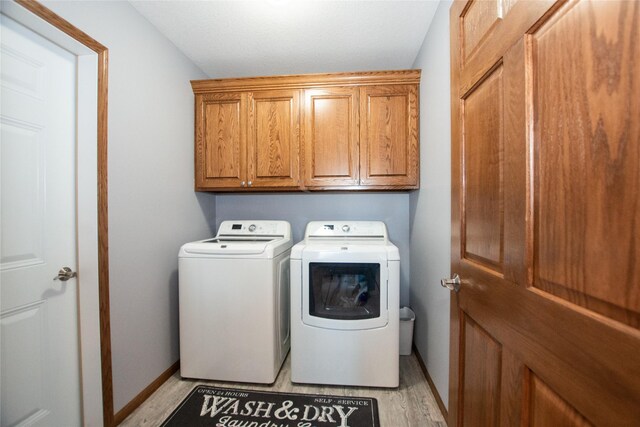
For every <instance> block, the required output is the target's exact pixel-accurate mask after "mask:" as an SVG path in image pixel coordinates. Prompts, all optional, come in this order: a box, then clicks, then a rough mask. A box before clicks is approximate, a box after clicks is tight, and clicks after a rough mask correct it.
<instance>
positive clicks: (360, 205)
mask: <svg viewBox="0 0 640 427" xmlns="http://www.w3.org/2000/svg"><path fill="white" fill-rule="evenodd" d="M226 219H281V220H286V221H289V222H290V223H291V228H292V230H293V237H294V241H295V242H299V241H300V240H302V238H303V237H304V228H305V226H306V225H307V222H309V221H313V220H365V221H373V220H375V221H384V222H385V224H386V225H387V229H388V231H389V238H390V239H391V241H392V242H393V243H394V244H395V245H396V246H397V247H398V249H399V250H400V304H401V305H408V304H409V194H408V193H339V194H337V193H310V194H309V193H305V194H301V193H293V194H281V193H280V194H259V195H252V194H228V195H217V196H216V220H217V222H218V225H219V224H220V222H222V221H223V220H226Z"/></svg>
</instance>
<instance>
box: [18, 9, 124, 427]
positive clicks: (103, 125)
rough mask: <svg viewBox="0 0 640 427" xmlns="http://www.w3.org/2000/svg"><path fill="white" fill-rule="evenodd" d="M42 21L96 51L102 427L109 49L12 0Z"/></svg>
mask: <svg viewBox="0 0 640 427" xmlns="http://www.w3.org/2000/svg"><path fill="white" fill-rule="evenodd" d="M15 2H16V4H19V5H20V6H22V7H24V8H25V9H26V10H28V11H30V12H31V13H33V14H34V15H36V16H38V17H39V18H41V19H42V20H44V21H45V22H47V23H49V24H51V25H52V26H54V27H55V28H57V29H59V30H60V31H62V32H63V33H65V34H67V35H68V36H69V37H71V38H73V39H75V40H77V41H78V42H80V43H82V44H83V45H85V46H86V47H88V48H89V49H91V50H93V51H94V52H96V53H97V54H98V283H99V299H100V302H99V303H100V352H101V366H102V411H103V422H104V426H105V427H111V426H113V425H114V424H113V420H114V413H113V377H112V366H111V326H110V316H109V227H108V219H109V217H108V193H107V190H108V187H107V183H108V180H107V142H108V132H107V130H108V126H107V125H108V120H107V106H108V92H109V91H108V77H109V50H108V49H107V48H106V47H105V46H104V45H102V44H100V43H99V42H97V41H96V40H95V39H93V38H92V37H90V36H89V35H88V34H86V33H85V32H83V31H82V30H80V29H79V28H77V27H75V26H74V25H72V24H71V23H70V22H69V21H67V20H65V19H63V18H62V17H60V16H58V15H57V14H55V13H54V12H53V11H52V10H51V9H48V8H47V7H45V6H43V5H42V4H40V3H38V2H37V1H35V0H15Z"/></svg>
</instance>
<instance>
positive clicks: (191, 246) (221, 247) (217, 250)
mask: <svg viewBox="0 0 640 427" xmlns="http://www.w3.org/2000/svg"><path fill="white" fill-rule="evenodd" d="M276 240H282V241H284V238H282V237H252V238H251V237H247V238H218V237H216V238H214V239H208V240H201V241H199V242H193V243H188V244H186V245H184V248H183V250H184V252H185V253H187V254H208V255H214V254H224V255H241V254H244V255H256V254H261V253H264V252H265V251H266V250H267V246H268V245H269V244H271V243H273V242H275V241H276Z"/></svg>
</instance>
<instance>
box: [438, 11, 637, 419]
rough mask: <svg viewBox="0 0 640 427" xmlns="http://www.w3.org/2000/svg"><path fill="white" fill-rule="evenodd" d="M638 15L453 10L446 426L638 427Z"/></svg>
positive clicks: (617, 12) (592, 12)
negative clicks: (453, 278) (453, 287)
mask: <svg viewBox="0 0 640 427" xmlns="http://www.w3.org/2000/svg"><path fill="white" fill-rule="evenodd" d="M639 18H640V2H636V1H634V2H628V1H613V0H611V1H586V0H585V1H570V2H565V1H558V2H551V1H523V0H520V1H505V0H497V1H474V2H472V1H468V2H467V1H457V2H455V3H454V4H453V6H452V8H451V26H450V28H451V54H452V60H451V65H452V69H451V73H452V166H453V178H452V272H454V273H458V274H459V275H460V277H461V282H462V285H461V288H460V291H459V293H457V294H455V293H454V294H452V295H453V298H452V305H451V373H450V374H451V375H450V395H449V396H450V397H449V416H450V420H449V421H450V422H449V425H450V426H461V425H466V426H489V425H502V426H516V425H523V426H524V425H527V426H529V425H531V426H587V425H601V426H604V425H607V426H631V425H640V331H639V330H638V329H639V328H640V267H639V266H640V228H639V227H640V62H639V61H638V58H640V29H639V28H640V26H639V24H640V20H639Z"/></svg>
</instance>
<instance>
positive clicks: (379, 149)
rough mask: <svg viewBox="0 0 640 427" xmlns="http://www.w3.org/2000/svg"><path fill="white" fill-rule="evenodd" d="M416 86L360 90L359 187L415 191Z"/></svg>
mask: <svg viewBox="0 0 640 427" xmlns="http://www.w3.org/2000/svg"><path fill="white" fill-rule="evenodd" d="M417 89H418V88H417V86H416V85H390V86H365V87H362V88H361V89H360V91H361V92H360V117H361V120H362V122H361V123H360V183H361V184H362V185H375V186H397V187H403V188H417V186H418V164H419V160H420V156H419V153H418V90H417Z"/></svg>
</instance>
